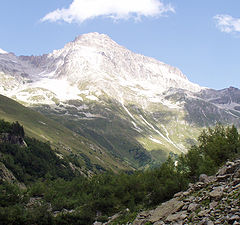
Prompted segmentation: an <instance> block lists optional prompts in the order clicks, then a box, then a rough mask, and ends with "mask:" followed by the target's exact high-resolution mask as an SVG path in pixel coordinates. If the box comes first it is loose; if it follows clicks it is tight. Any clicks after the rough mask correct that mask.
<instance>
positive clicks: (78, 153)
mask: <svg viewBox="0 0 240 225" xmlns="http://www.w3.org/2000/svg"><path fill="white" fill-rule="evenodd" d="M0 118H2V119H5V120H6V121H10V122H13V121H19V123H20V124H22V125H23V126H24V129H25V132H26V134H27V135H28V136H30V137H35V138H37V139H39V140H42V141H48V142H50V144H51V145H52V147H53V148H54V149H57V150H58V151H59V152H61V153H62V154H63V155H68V156H69V157H72V158H74V159H77V160H79V162H80V164H81V165H82V171H83V172H86V171H89V170H91V171H94V170H97V169H112V170H113V171H118V170H120V169H130V167H129V166H128V165H123V162H121V161H120V160H119V159H116V158H115V157H113V156H112V155H111V154H110V153H109V152H107V151H106V150H105V149H103V148H100V147H99V146H97V145H96V144H94V143H93V142H91V141H89V140H88V139H86V138H84V137H82V136H80V135H78V134H76V133H75V132H73V131H71V130H69V129H67V128H66V127H64V126H62V125H61V124H59V123H58V122H56V121H53V120H51V119H48V118H47V117H45V116H44V115H42V114H40V113H38V112H36V111H33V110H31V109H29V108H27V107H25V106H23V105H21V104H19V103H17V102H15V101H14V100H12V99H9V98H7V97H5V96H3V95H0Z"/></svg>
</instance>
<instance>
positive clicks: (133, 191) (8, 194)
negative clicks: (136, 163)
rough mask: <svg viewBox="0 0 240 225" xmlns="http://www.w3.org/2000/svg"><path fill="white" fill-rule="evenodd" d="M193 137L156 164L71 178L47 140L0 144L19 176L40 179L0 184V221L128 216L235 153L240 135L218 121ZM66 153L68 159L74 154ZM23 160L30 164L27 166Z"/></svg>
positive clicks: (86, 220) (58, 221)
mask: <svg viewBox="0 0 240 225" xmlns="http://www.w3.org/2000/svg"><path fill="white" fill-rule="evenodd" d="M198 141H199V143H198V145H195V146H192V147H191V149H190V150H189V151H188V153H187V154H185V155H181V156H179V157H178V158H177V159H176V157H174V158H173V157H169V159H168V160H167V161H166V162H165V163H163V164H162V165H161V166H160V167H159V168H154V169H152V170H147V171H136V172H133V173H124V172H122V173H120V174H114V173H113V172H104V173H101V174H98V175H95V176H93V177H92V178H86V177H83V176H78V177H71V179H69V176H70V175H71V174H70V175H69V174H68V170H64V169H63V168H65V167H66V168H67V162H65V161H61V160H60V159H58V158H57V157H54V154H53V152H52V150H51V149H50V147H49V145H48V144H47V143H42V142H39V141H37V140H35V139H28V138H26V142H27V144H28V148H20V147H17V146H15V145H14V146H13V145H9V146H8V147H7V150H6V149H5V148H2V147H3V146H4V145H1V146H0V147H1V152H2V153H3V154H4V155H5V156H4V159H5V161H4V163H6V165H8V168H10V169H11V170H12V171H14V174H15V175H16V174H18V178H19V179H20V177H21V176H23V177H26V174H27V175H28V176H29V178H28V179H27V181H29V180H31V181H35V180H36V179H37V178H41V177H44V179H39V180H38V181H35V182H34V183H32V184H31V185H28V189H27V190H26V191H25V192H24V191H21V190H20V189H19V188H18V187H17V186H14V185H9V184H2V185H0V207H1V208H0V221H3V224H18V223H19V224H36V223H37V224H41V223H42V224H84V225H87V224H92V223H93V222H94V220H97V219H98V218H99V220H105V219H106V218H107V217H108V216H111V215H113V214H115V213H118V212H122V216H120V217H119V218H118V219H117V220H116V221H115V222H113V224H114V223H120V224H121V223H127V222H129V221H132V220H134V217H135V215H136V212H137V211H138V210H139V209H140V208H141V209H142V208H148V207H154V206H156V205H157V204H159V203H161V202H163V201H166V200H168V199H170V198H172V196H173V195H174V193H176V192H178V191H181V190H184V189H186V188H187V185H188V183H189V182H194V181H195V180H197V179H198V177H199V175H200V174H201V173H206V174H208V175H210V174H213V173H214V172H215V171H216V170H217V169H218V168H219V166H221V165H222V164H223V163H224V162H226V161H227V160H228V159H232V158H235V157H237V156H239V153H240V152H239V151H240V137H239V134H238V131H237V129H236V128H235V127H234V126H233V127H227V128H224V127H223V126H222V125H217V126H216V127H215V128H209V129H208V130H204V131H203V132H202V134H201V135H200V137H199V140H198ZM33 152H34V153H33ZM29 157H30V158H29ZM70 158H71V161H72V162H73V161H74V156H73V157H70ZM29 159H31V160H29ZM59 160H60V161H59ZM86 160H87V158H86ZM176 160H177V165H176ZM28 163H29V165H31V166H29V167H28ZM61 165H64V166H65V167H63V168H62V167H61ZM23 168H25V169H23ZM30 168H31V169H30ZM66 168H65V169H66ZM36 171H38V173H37V172H36ZM24 181H25V180H24ZM29 197H38V198H41V205H36V207H35V208H29V207H26V203H27V201H28V199H29ZM49 204H50V205H51V208H52V211H58V212H60V213H58V215H57V216H56V217H53V216H51V214H50V213H49V210H48V208H49V207H48V205H49ZM127 208H128V209H129V210H126V209H127ZM33 210H35V211H34V213H33ZM66 210H67V211H68V212H69V213H67V212H66ZM97 214H99V216H98V217H97V216H96V215H97ZM31 215H32V216H31ZM33 215H35V216H33ZM37 220H38V221H37ZM15 221H18V223H17V222H15ZM35 221H37V222H35Z"/></svg>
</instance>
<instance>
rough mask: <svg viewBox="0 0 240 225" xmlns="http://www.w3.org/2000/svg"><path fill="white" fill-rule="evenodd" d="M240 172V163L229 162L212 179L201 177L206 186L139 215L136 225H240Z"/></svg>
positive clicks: (197, 185) (193, 187) (195, 186)
mask: <svg viewBox="0 0 240 225" xmlns="http://www.w3.org/2000/svg"><path fill="white" fill-rule="evenodd" d="M239 170H240V159H237V160H235V161H233V162H227V163H226V165H225V166H223V167H222V168H220V169H219V171H218V173H217V174H216V175H215V176H213V177H207V176H206V175H204V176H202V175H201V176H200V180H201V181H203V182H197V183H195V184H192V185H190V188H189V189H188V190H187V191H185V192H180V193H177V194H175V197H174V198H173V199H171V200H169V201H168V202H165V203H162V204H161V205H160V206H158V207H157V208H156V209H155V210H151V211H145V212H143V213H140V214H138V216H137V217H136V219H135V221H134V222H133V224H134V225H144V224H146V223H151V224H154V225H158V224H161V225H167V224H168V225H173V224H176V225H180V224H182V225H183V224H189V225H190V224H202V225H203V224H208V225H213V224H235V225H236V224H240V207H239V206H240V177H239ZM226 175H228V176H226ZM219 177H221V179H220V180H221V181H219V179H218V178H219ZM223 178H224V179H223ZM205 181H207V182H205ZM143 215H144V216H143Z"/></svg>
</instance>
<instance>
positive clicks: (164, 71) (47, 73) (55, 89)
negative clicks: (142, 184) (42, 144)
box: [0, 33, 240, 168]
mask: <svg viewBox="0 0 240 225" xmlns="http://www.w3.org/2000/svg"><path fill="white" fill-rule="evenodd" d="M0 81H1V82H0V93H1V94H3V95H6V96H8V97H10V98H12V99H14V100H16V101H18V102H20V103H22V104H24V105H25V106H28V107H31V108H33V109H35V110H37V111H39V112H41V113H43V114H44V115H45V116H47V117H48V118H51V119H53V120H55V121H57V122H58V123H61V124H62V125H63V126H64V127H66V128H68V129H70V130H72V131H74V132H75V133H78V134H79V135H81V136H84V137H85V138H86V139H88V140H90V141H91V142H94V143H95V144H97V145H98V146H101V147H102V148H103V149H106V150H107V151H108V152H109V153H110V154H111V155H112V156H113V157H118V158H121V159H123V160H124V161H125V162H127V163H129V164H130V165H131V166H133V167H135V168H142V167H146V166H147V165H155V164H158V163H161V162H162V161H163V160H165V159H166V157H167V156H168V154H179V153H182V152H184V153H185V152H186V151H187V149H188V147H189V146H190V145H192V144H194V143H196V137H197V136H198V135H199V133H200V130H201V129H202V128H203V127H205V126H211V125H214V124H216V123H217V122H221V123H223V124H235V125H236V126H239V125H240V123H239V118H240V111H239V109H240V103H239V98H238V96H239V91H240V90H238V89H236V88H229V89H224V90H220V91H216V90H212V89H208V88H205V87H200V86H199V85H197V84H194V83H192V82H190V81H189V80H188V79H187V77H186V76H185V75H184V74H183V73H182V72H181V71H180V70H179V69H177V68H175V67H172V66H170V65H167V64H165V63H163V62H159V61H157V60H156V59H153V58H150V57H146V56H143V55H140V54H135V53H133V52H131V51H129V50H128V49H126V48H124V47H122V46H120V45H118V44H117V43H116V42H114V41H113V40H111V38H110V37H108V36H107V35H104V34H98V33H90V34H84V35H81V36H79V37H77V38H76V39H75V40H74V41H73V42H70V43H68V44H66V45H65V46H64V48H62V49H60V50H54V51H53V52H52V53H50V54H45V55H42V56H15V55H14V54H13V53H4V54H1V53H0Z"/></svg>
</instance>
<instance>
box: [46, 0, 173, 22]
mask: <svg viewBox="0 0 240 225" xmlns="http://www.w3.org/2000/svg"><path fill="white" fill-rule="evenodd" d="M168 12H175V11H174V8H173V7H172V6H171V5H169V4H168V5H166V4H164V3H163V2H162V1H161V0H73V2H72V3H71V5H70V6H69V8H63V9H56V10H55V11H53V12H50V13H48V14H47V15H45V16H44V17H43V18H42V19H41V21H42V22H44V21H50V22H56V21H65V22H67V23H72V22H76V23H82V22H84V21H86V20H89V19H94V18H96V17H100V16H101V17H108V18H112V19H113V20H119V19H125V20H126V19H130V18H133V19H135V20H139V19H141V17H158V16H161V15H164V14H166V13H168Z"/></svg>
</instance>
